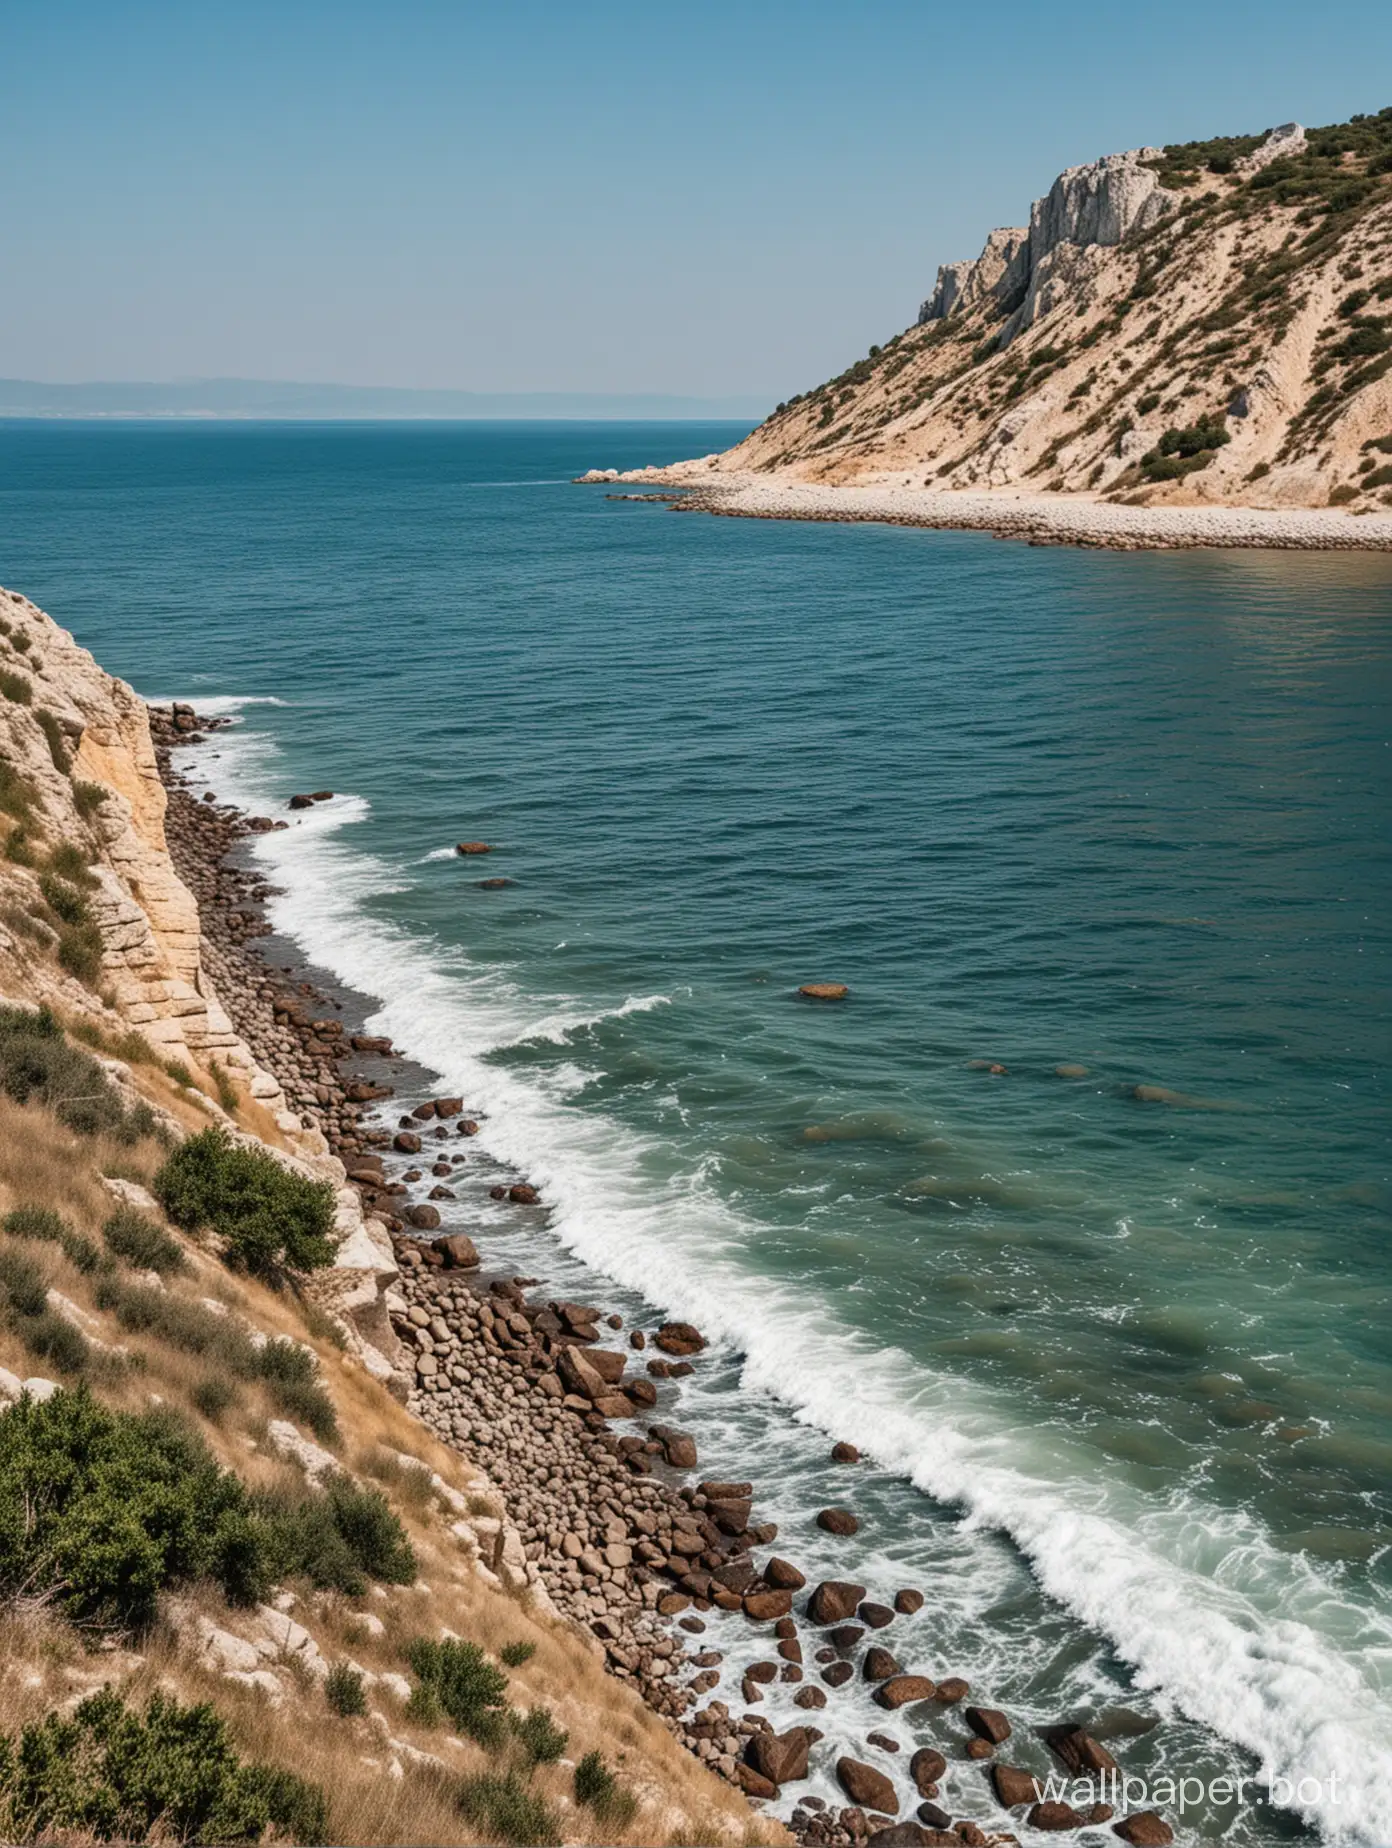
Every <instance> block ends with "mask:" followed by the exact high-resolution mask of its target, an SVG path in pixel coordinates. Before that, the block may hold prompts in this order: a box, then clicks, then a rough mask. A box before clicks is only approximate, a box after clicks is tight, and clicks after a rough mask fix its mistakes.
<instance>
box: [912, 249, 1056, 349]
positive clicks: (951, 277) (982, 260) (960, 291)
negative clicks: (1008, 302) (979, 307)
mask: <svg viewBox="0 0 1392 1848" xmlns="http://www.w3.org/2000/svg"><path fill="white" fill-rule="evenodd" d="M1028 236H1029V232H1028V231H1025V230H1022V229H1019V228H1018V227H1016V226H1012V225H1005V226H1001V227H1000V228H999V229H997V230H995V231H993V232H992V233H991V234H990V236H989V237H988V238H987V239H986V242H985V244H984V246H983V247H982V251H981V255H980V256H979V257H978V258H977V259H976V261H975V262H974V263H944V264H943V265H942V267H941V268H940V269H939V271H938V279H937V282H936V283H935V284H934V286H933V293H932V294H931V295H930V296H929V297H928V300H927V301H926V302H925V303H924V304H923V306H922V307H921V308H920V309H919V311H918V321H919V325H920V327H921V326H923V325H925V324H926V323H927V322H929V321H941V320H943V319H944V318H945V317H946V316H947V315H950V314H951V313H952V311H953V310H954V309H955V308H962V309H967V308H970V307H972V306H973V304H974V303H976V302H978V301H980V300H981V299H982V297H983V296H986V295H991V294H993V293H995V292H996V291H997V290H998V289H999V288H1000V285H1001V281H1002V278H1003V277H1004V276H1005V275H1006V273H1007V271H1008V270H1010V268H1011V266H1012V265H1013V264H1015V262H1016V260H1017V258H1018V257H1019V255H1020V252H1021V250H1022V249H1023V248H1024V244H1025V240H1026V238H1027V237H1028Z"/></svg>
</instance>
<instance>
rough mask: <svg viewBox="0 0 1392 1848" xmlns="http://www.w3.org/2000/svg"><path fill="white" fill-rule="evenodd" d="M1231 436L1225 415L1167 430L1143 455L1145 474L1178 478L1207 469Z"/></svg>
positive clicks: (1159, 478) (1157, 478) (1152, 477)
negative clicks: (1226, 425) (1224, 419)
mask: <svg viewBox="0 0 1392 1848" xmlns="http://www.w3.org/2000/svg"><path fill="white" fill-rule="evenodd" d="M1231 441H1232V438H1231V436H1230V435H1229V434H1228V431H1227V429H1226V428H1225V426H1224V424H1223V420H1222V419H1221V418H1200V420H1199V422H1198V423H1196V424H1190V425H1188V426H1187V427H1186V428H1185V429H1182V430H1179V429H1171V430H1166V432H1165V434H1164V435H1163V436H1162V437H1161V438H1160V441H1159V443H1158V444H1157V445H1156V446H1155V448H1154V449H1151V450H1148V451H1147V453H1146V454H1145V455H1143V456H1142V457H1141V473H1142V474H1143V475H1144V476H1145V478H1146V480H1147V481H1175V480H1177V479H1178V478H1179V477H1180V476H1181V475H1192V474H1193V473H1194V471H1195V470H1196V469H1201V468H1207V467H1208V465H1209V463H1210V462H1211V461H1212V460H1213V458H1214V456H1215V455H1216V454H1217V452H1218V450H1220V449H1221V448H1222V447H1223V445H1224V443H1230V442H1231Z"/></svg>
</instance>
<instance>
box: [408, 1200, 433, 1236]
mask: <svg viewBox="0 0 1392 1848" xmlns="http://www.w3.org/2000/svg"><path fill="white" fill-rule="evenodd" d="M401 1217H402V1218H403V1219H404V1220H405V1221H406V1223H407V1225H408V1226H414V1227H415V1229H416V1231H417V1232H433V1231H434V1230H435V1228H436V1227H437V1226H438V1225H439V1223H440V1209H439V1207H438V1206H408V1207H407V1208H406V1211H405V1212H404V1213H403V1214H402V1215H401Z"/></svg>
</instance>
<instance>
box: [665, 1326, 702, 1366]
mask: <svg viewBox="0 0 1392 1848" xmlns="http://www.w3.org/2000/svg"><path fill="white" fill-rule="evenodd" d="M653 1340H654V1341H655V1342H656V1344H657V1346H658V1347H660V1348H661V1349H662V1351H663V1353H664V1354H675V1355H678V1356H679V1357H682V1358H685V1356H687V1355H689V1354H699V1353H700V1352H701V1350H702V1349H703V1348H704V1347H705V1345H706V1338H705V1336H704V1335H703V1334H702V1333H701V1332H700V1330H699V1329H695V1328H693V1327H692V1326H691V1324H690V1322H664V1323H663V1324H662V1326H661V1328H659V1329H658V1331H657V1333H656V1334H655V1335H654V1336H653Z"/></svg>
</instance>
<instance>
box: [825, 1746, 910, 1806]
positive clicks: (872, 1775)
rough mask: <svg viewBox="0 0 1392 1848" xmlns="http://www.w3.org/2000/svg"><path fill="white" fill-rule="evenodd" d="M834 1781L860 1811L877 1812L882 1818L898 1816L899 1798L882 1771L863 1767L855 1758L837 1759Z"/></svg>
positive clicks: (870, 1766)
mask: <svg viewBox="0 0 1392 1848" xmlns="http://www.w3.org/2000/svg"><path fill="white" fill-rule="evenodd" d="M836 1781H837V1783H838V1784H839V1785H840V1786H841V1788H842V1789H843V1790H844V1791H845V1793H846V1795H847V1796H848V1797H849V1798H850V1799H851V1802H852V1803H858V1804H859V1805H860V1807H861V1808H862V1809H868V1810H878V1811H879V1812H880V1813H881V1815H884V1816H897V1815H898V1814H899V1796H898V1792H897V1791H896V1790H895V1788H894V1785H893V1784H892V1783H891V1782H890V1780H889V1779H888V1778H887V1777H886V1776H885V1774H884V1772H883V1771H877V1770H876V1769H875V1767H874V1766H873V1765H863V1764H861V1762H860V1760H859V1759H856V1758H838V1759H837V1761H836Z"/></svg>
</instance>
